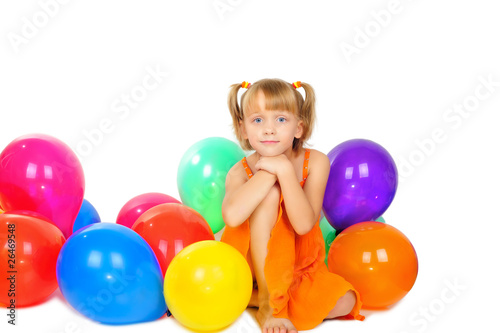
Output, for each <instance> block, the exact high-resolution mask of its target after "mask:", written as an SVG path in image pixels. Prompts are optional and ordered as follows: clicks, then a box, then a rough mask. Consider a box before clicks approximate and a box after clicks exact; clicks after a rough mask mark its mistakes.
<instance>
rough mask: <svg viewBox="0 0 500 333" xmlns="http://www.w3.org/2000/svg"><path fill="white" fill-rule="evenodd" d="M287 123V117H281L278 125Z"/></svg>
mask: <svg viewBox="0 0 500 333" xmlns="http://www.w3.org/2000/svg"><path fill="white" fill-rule="evenodd" d="M285 121H286V118H285V117H279V118H278V123H284V122H285Z"/></svg>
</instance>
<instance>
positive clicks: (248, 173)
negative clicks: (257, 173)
mask: <svg viewBox="0 0 500 333" xmlns="http://www.w3.org/2000/svg"><path fill="white" fill-rule="evenodd" d="M241 163H242V164H243V167H244V168H245V171H246V172H247V176H248V178H252V176H253V173H252V170H250V168H249V167H248V163H247V158H246V157H243V159H242V160H241Z"/></svg>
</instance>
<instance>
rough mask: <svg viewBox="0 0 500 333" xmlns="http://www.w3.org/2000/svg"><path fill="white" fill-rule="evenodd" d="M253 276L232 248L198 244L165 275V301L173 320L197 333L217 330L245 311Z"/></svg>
mask: <svg viewBox="0 0 500 333" xmlns="http://www.w3.org/2000/svg"><path fill="white" fill-rule="evenodd" d="M252 282H253V281H252V273H251V271H250V267H249V266H248V263H247V261H246V260H245V258H243V256H242V255H241V253H239V252H238V251H237V250H236V249H234V248H233V247H232V246H230V245H228V244H225V243H222V242H218V241H213V240H207V241H200V242H197V243H194V244H191V245H189V246H187V247H185V248H184V249H183V250H182V251H181V252H179V253H178V254H177V255H176V256H175V257H174V259H173V260H172V262H171V263H170V265H169V266H168V269H167V272H166V274H165V284H164V292H165V301H166V302H167V306H168V309H169V310H170V312H171V313H172V315H173V316H174V318H175V319H177V320H178V321H179V322H180V323H181V324H182V325H184V326H186V327H188V328H190V329H193V330H198V331H213V330H220V329H222V328H224V327H226V326H229V325H230V324H232V323H233V322H234V321H235V320H236V319H237V318H238V317H239V316H240V315H241V314H242V313H243V311H245V309H246V307H247V305H248V302H249V301H250V297H251V295H252V284H253V283H252Z"/></svg>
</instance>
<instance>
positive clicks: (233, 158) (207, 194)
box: [177, 137, 245, 234]
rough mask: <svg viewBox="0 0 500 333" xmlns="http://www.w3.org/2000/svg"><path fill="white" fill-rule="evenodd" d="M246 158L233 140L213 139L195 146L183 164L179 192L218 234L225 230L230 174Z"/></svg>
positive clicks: (186, 155) (178, 186)
mask: <svg viewBox="0 0 500 333" xmlns="http://www.w3.org/2000/svg"><path fill="white" fill-rule="evenodd" d="M244 156H245V153H244V152H243V150H242V149H241V148H240V146H238V145H237V144H236V143H234V142H233V141H230V140H228V139H225V138H219V137H211V138H207V139H204V140H201V141H198V142H196V143H195V144H194V145H192V146H191V147H190V148H189V149H188V150H187V151H186V152H185V153H184V155H183V156H182V159H181V161H180V163H179V167H178V169H177V189H178V190H179V195H180V197H181V200H182V203H183V204H184V205H186V206H188V207H191V208H193V209H194V210H196V211H197V212H198V213H200V214H201V215H202V216H203V217H204V218H205V220H206V221H207V223H208V224H209V225H210V228H211V229H212V232H213V233H214V234H215V233H217V232H219V231H220V230H221V229H222V228H223V227H224V221H223V220H222V210H221V207H222V200H223V199H224V195H225V193H226V187H225V184H226V175H227V172H228V171H229V169H231V167H232V166H233V165H234V164H235V163H237V162H238V161H240V160H241V159H242V158H243V157H244Z"/></svg>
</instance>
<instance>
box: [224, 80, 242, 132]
mask: <svg viewBox="0 0 500 333" xmlns="http://www.w3.org/2000/svg"><path fill="white" fill-rule="evenodd" d="M240 88H241V84H233V85H231V89H230V90H229V95H228V97H227V106H228V107H229V113H230V114H231V117H232V118H233V127H234V129H235V130H236V129H237V128H239V127H240V120H243V112H242V110H241V108H240V106H239V104H238V91H239V90H240Z"/></svg>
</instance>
